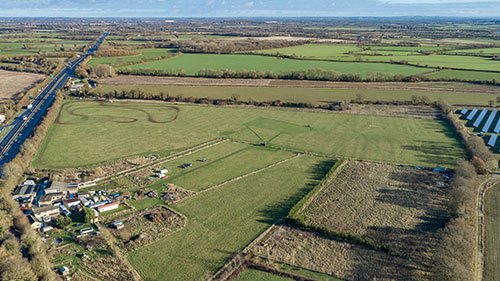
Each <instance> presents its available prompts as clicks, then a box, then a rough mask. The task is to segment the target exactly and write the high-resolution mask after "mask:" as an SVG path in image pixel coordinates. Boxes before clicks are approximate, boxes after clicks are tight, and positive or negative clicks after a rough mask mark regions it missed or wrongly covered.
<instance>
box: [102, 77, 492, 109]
mask: <svg viewBox="0 0 500 281" xmlns="http://www.w3.org/2000/svg"><path fill="white" fill-rule="evenodd" d="M104 83H105V84H103V85H101V87H99V88H98V89H95V90H94V91H96V92H98V93H113V92H114V91H117V92H120V91H132V90H136V91H142V92H145V93H147V94H151V95H153V96H159V94H160V93H167V94H169V95H170V96H178V95H182V96H184V97H195V98H207V97H210V98H215V99H231V98H232V97H233V96H234V95H237V96H238V99H239V100H242V101H275V100H280V101H282V102H303V103H312V104H313V105H317V104H329V103H334V102H340V101H343V100H353V99H356V95H357V94H363V95H364V96H365V98H366V100H367V101H410V100H411V97H412V96H414V95H424V96H427V97H429V99H430V100H431V101H438V100H439V99H444V100H447V101H448V102H450V103H451V104H470V105H487V104H488V102H489V101H490V100H494V99H495V95H492V94H488V93H484V92H483V93H468V92H465V91H460V89H457V90H456V91H438V90H405V89H399V90H398V89H377V88H371V87H370V86H367V87H361V88H349V87H348V86H346V88H328V87H325V88H319V87H314V88H308V87H307V86H306V87H287V86H282V87H241V86H232V87H227V86H167V85H154V84H150V85H123V84H122V85H108V84H106V83H107V82H104Z"/></svg>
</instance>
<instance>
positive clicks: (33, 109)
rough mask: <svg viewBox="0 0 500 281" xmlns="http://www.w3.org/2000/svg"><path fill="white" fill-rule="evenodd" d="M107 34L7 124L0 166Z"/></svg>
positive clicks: (2, 141)
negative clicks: (58, 91) (57, 92)
mask: <svg viewBox="0 0 500 281" xmlns="http://www.w3.org/2000/svg"><path fill="white" fill-rule="evenodd" d="M108 34H109V32H105V33H103V34H102V35H101V36H100V37H99V39H97V41H96V42H95V43H94V44H93V45H92V46H91V47H90V48H89V49H88V50H87V52H86V53H85V54H83V55H81V56H80V57H79V58H77V59H76V60H74V61H72V62H70V63H68V65H67V66H66V67H65V68H64V69H63V70H62V71H61V72H60V73H59V74H57V75H56V76H55V77H54V78H53V79H52V80H51V81H50V83H49V84H48V85H47V86H46V87H45V88H44V89H43V90H42V91H41V92H40V94H39V95H38V96H37V97H36V98H35V99H34V100H33V102H32V103H31V106H28V107H29V108H27V109H26V110H24V111H23V112H22V113H21V115H20V116H19V117H18V118H16V120H14V121H13V123H12V124H10V125H9V128H10V130H9V131H8V132H7V134H6V135H5V136H4V137H3V138H2V139H1V140H0V149H1V150H0V167H2V166H3V165H4V164H5V163H8V162H10V161H12V159H14V157H15V156H16V155H17V154H18V153H19V151H20V149H21V145H22V144H23V143H24V141H26V139H27V138H28V137H29V136H30V135H31V134H32V133H33V130H34V129H35V127H36V126H37V125H38V123H39V122H40V120H41V119H42V117H43V116H44V115H45V113H46V112H47V109H48V108H49V107H50V106H51V105H52V103H53V102H54V100H55V98H56V91H57V90H59V89H61V88H62V87H63V86H64V84H66V81H68V78H70V77H71V76H72V75H73V73H74V72H75V68H76V67H78V65H79V64H80V63H81V62H82V61H84V60H85V59H86V58H87V57H89V56H91V55H93V54H94V52H95V51H97V48H99V46H100V45H101V44H102V42H103V41H104V38H106V36H108ZM5 129H8V128H5ZM0 176H1V171H0Z"/></svg>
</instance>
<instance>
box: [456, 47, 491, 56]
mask: <svg viewBox="0 0 500 281" xmlns="http://www.w3.org/2000/svg"><path fill="white" fill-rule="evenodd" d="M450 53H464V54H477V55H495V56H496V55H498V54H500V48H485V49H463V50H454V51H450Z"/></svg>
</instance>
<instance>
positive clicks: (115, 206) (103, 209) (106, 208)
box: [97, 201, 120, 213]
mask: <svg viewBox="0 0 500 281" xmlns="http://www.w3.org/2000/svg"><path fill="white" fill-rule="evenodd" d="M119 206H120V201H116V202H113V203H109V204H106V205H102V206H99V207H97V210H98V211H99V213H102V212H107V211H111V210H114V209H118V207H119Z"/></svg>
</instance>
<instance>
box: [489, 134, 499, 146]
mask: <svg viewBox="0 0 500 281" xmlns="http://www.w3.org/2000/svg"><path fill="white" fill-rule="evenodd" d="M497 138H498V135H496V134H492V135H491V137H490V140H489V141H488V145H489V146H491V147H494V146H495V144H496V143H497Z"/></svg>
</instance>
